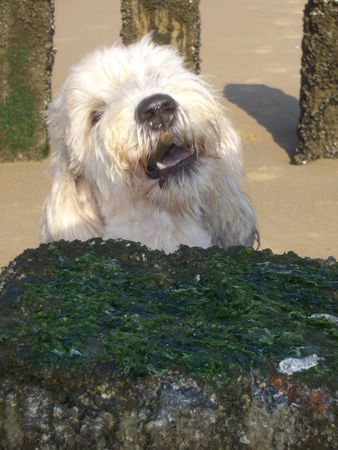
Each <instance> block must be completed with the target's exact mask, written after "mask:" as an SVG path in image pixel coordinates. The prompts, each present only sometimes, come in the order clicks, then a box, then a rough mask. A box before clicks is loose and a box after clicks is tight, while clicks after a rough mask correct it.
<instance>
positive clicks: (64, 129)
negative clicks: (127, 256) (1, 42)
mask: <svg viewBox="0 0 338 450" xmlns="http://www.w3.org/2000/svg"><path fill="white" fill-rule="evenodd" d="M48 125H49V134H50V139H51V143H52V147H53V162H52V170H53V175H54V178H53V184H52V187H51V191H50V193H49V196H48V198H47V200H46V203H45V206H44V212H43V218H42V230H41V242H49V241H53V240H59V239H66V240H73V239H81V240H86V239H89V238H91V237H97V236H99V237H102V238H103V239H109V238H123V239H129V240H133V241H138V242H141V243H142V244H145V245H147V246H148V247H150V248H153V249H162V250H164V251H166V252H172V251H175V250H176V249H177V248H178V246H179V245H180V244H186V245H189V246H199V247H204V248H205V247H209V246H212V245H218V246H220V247H225V248H226V247H228V246H231V245H246V246H251V245H252V244H253V242H254V240H255V238H256V236H257V232H256V219H255V214H254V212H253V210H252V207H251V205H250V203H249V201H248V199H247V197H246V196H245V195H244V193H243V192H242V190H241V186H240V177H241V155H240V146H239V140H238V137H237V135H236V133H235V131H234V129H233V128H232V125H231V124H230V122H229V120H228V119H227V118H226V116H225V113H224V110H223V108H222V106H221V104H220V103H219V101H218V100H217V99H216V97H215V94H214V92H213V91H212V89H211V87H210V86H209V85H208V84H207V83H206V82H205V81H203V80H202V79H201V78H200V77H199V76H197V75H195V74H193V73H191V72H189V71H188V70H187V69H185V68H184V66H183V63H182V59H181V57H179V56H178V55H177V53H176V51H175V50H174V49H172V48H170V47H164V46H161V47H159V46H156V45H154V44H153V43H152V42H151V39H150V38H149V37H146V38H143V39H142V40H141V41H140V42H139V43H137V44H134V45H131V46H129V47H124V48H120V47H118V46H113V47H111V48H109V49H101V50H98V51H96V52H95V53H93V54H92V55H90V56H88V57H86V58H85V59H84V60H83V61H82V62H81V63H80V64H79V65H77V66H75V67H74V68H73V69H72V71H71V73H70V75H69V77H68V79H67V80H66V82H65V83H64V85H63V87H62V90H61V92H60V94H59V96H58V97H56V99H55V100H54V101H53V102H52V104H51V105H50V108H49V112H48Z"/></svg>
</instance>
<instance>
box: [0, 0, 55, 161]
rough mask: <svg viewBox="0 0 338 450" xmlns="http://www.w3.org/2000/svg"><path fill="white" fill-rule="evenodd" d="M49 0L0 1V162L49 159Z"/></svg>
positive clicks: (51, 55) (51, 2) (51, 53)
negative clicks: (45, 121) (46, 112)
mask: <svg viewBox="0 0 338 450" xmlns="http://www.w3.org/2000/svg"><path fill="white" fill-rule="evenodd" d="M53 16H54V0H0V162H2V161H15V160H27V159H41V158H43V157H44V156H46V155H47V154H48V141H47V133H46V128H45V124H44V119H43V116H42V112H43V111H44V110H45V109H46V106H47V103H48V101H49V99H50V92H51V71H52V66H53V60H54V51H53V34H54V28H53Z"/></svg>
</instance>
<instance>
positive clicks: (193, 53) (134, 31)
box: [121, 0, 201, 73]
mask: <svg viewBox="0 0 338 450" xmlns="http://www.w3.org/2000/svg"><path fill="white" fill-rule="evenodd" d="M121 16H122V30H121V37H122V40H123V42H124V43H125V44H127V45H128V44H130V43H132V42H135V41H137V40H138V39H140V38H141V37H142V36H144V35H146V34H147V33H149V32H151V31H152V32H153V39H154V41H155V42H156V43H158V44H167V45H168V44H171V45H173V46H175V47H177V48H178V49H179V51H180V53H181V54H182V55H184V57H185V60H186V63H187V66H188V67H189V68H190V69H192V70H193V71H194V72H196V73H198V72H199V70H200V57H199V49H200V23H201V22H200V14H199V0H170V1H168V2H163V1H160V0H121Z"/></svg>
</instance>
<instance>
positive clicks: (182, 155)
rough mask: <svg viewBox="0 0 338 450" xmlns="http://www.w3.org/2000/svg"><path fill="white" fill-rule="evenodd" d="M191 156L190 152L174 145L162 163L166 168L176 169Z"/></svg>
mask: <svg viewBox="0 0 338 450" xmlns="http://www.w3.org/2000/svg"><path fill="white" fill-rule="evenodd" d="M190 155H191V153H190V152H188V151H187V150H185V149H183V148H182V147H177V146H176V145H173V146H172V147H171V148H170V150H169V151H168V152H167V153H166V154H165V155H164V157H163V158H162V159H161V160H160V162H161V163H162V164H163V165H164V166H165V167H166V168H168V167H174V166H176V164H178V163H180V162H181V161H183V160H184V159H186V158H188V157H189V156H190Z"/></svg>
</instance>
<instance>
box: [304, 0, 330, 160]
mask: <svg viewBox="0 0 338 450" xmlns="http://www.w3.org/2000/svg"><path fill="white" fill-rule="evenodd" d="M337 31H338V2H337V0H309V1H308V3H307V5H306V7H305V11H304V37H303V42H302V49H303V57H302V69H301V92H300V108H301V113H300V119H299V123H298V131H297V134H298V147H297V150H296V156H295V162H296V164H304V163H306V162H308V161H311V160H314V159H318V158H337V157H338V146H337V125H338V114H337V105H338V91H337V86H338V65H337V54H338V32H337Z"/></svg>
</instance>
